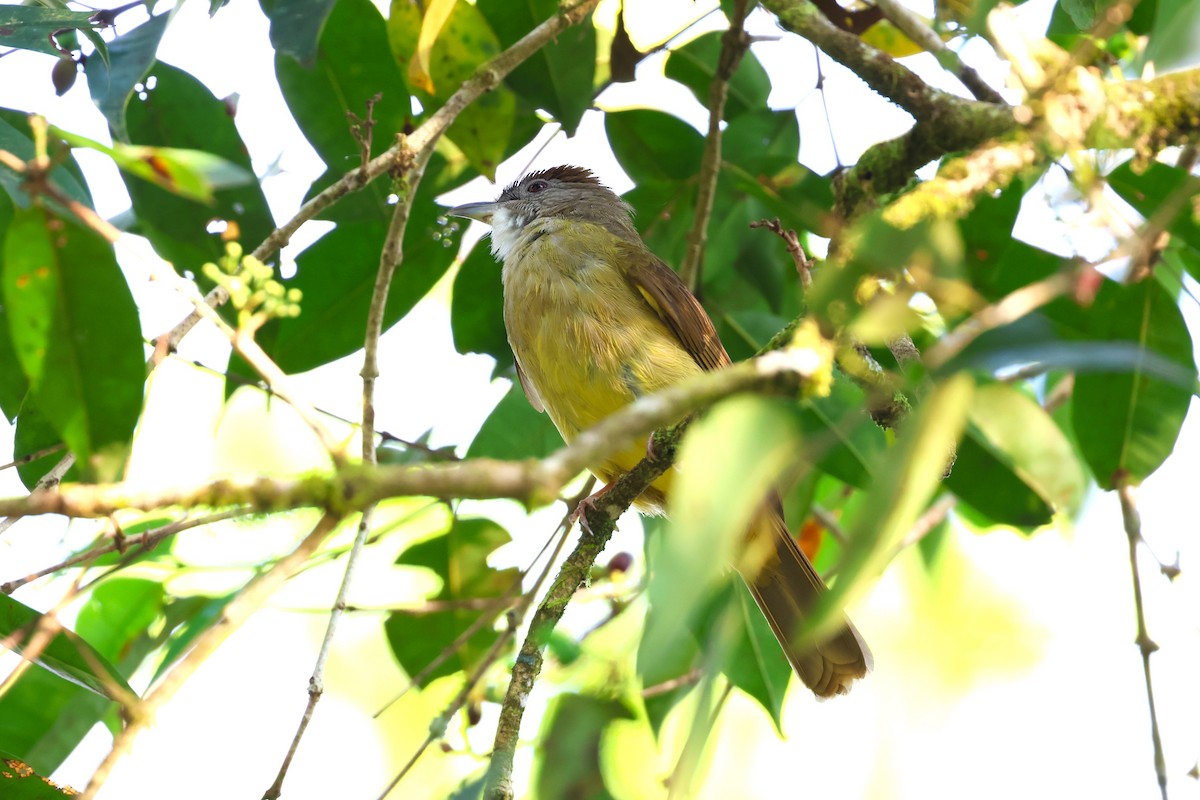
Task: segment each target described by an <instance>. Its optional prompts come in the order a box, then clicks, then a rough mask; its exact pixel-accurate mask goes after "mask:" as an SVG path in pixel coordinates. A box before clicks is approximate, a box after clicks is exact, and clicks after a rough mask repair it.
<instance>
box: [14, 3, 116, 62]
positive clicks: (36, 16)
mask: <svg viewBox="0 0 1200 800" xmlns="http://www.w3.org/2000/svg"><path fill="white" fill-rule="evenodd" d="M91 16H92V12H91V11H70V10H68V9H66V8H43V7H41V6H21V5H3V6H0V46H3V47H17V48H20V49H22V50H34V51H36V52H38V53H47V54H49V55H52V56H58V55H62V54H61V53H60V52H59V49H58V47H56V46H55V44H54V42H53V41H52V40H53V38H54V37H55V36H56V35H60V34H61V33H62V31H63V29H64V28H66V29H69V30H78V31H83V32H84V33H86V34H89V36H88V38H92V36H94V35H95V34H94V33H93V32H92V29H93V28H94V27H95V24H94V23H93V22H92V21H91ZM59 44H60V46H61V44H62V43H61V42H60V43H59Z"/></svg>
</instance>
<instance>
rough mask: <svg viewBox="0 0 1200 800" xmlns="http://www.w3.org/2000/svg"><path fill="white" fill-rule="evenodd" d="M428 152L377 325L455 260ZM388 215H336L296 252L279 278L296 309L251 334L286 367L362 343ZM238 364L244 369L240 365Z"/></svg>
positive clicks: (437, 164)
mask: <svg viewBox="0 0 1200 800" xmlns="http://www.w3.org/2000/svg"><path fill="white" fill-rule="evenodd" d="M443 164H444V161H443V160H442V158H441V156H439V155H436V154H435V155H434V156H433V158H432V159H431V161H430V163H429V165H428V166H427V167H426V170H425V179H424V180H423V181H422V182H421V186H420V188H419V189H418V190H417V196H416V198H414V200H413V206H412V212H411V214H410V216H409V219H408V227H407V229H406V230H405V234H404V263H402V264H401V265H400V267H399V269H398V270H397V271H396V273H395V276H394V277H393V280H392V285H391V288H390V291H389V292H388V298H387V304H386V306H384V314H383V329H384V330H385V331H386V330H388V329H389V328H390V327H391V326H392V325H394V324H396V322H398V321H399V320H400V318H401V317H403V316H404V315H405V314H407V313H408V312H409V311H411V310H412V308H413V306H415V305H416V304H417V302H418V301H419V300H420V299H421V298H422V297H424V296H425V294H426V293H427V292H428V291H429V290H430V289H432V288H433V285H434V284H435V283H437V282H438V280H439V279H440V278H441V277H442V275H444V274H445V273H446V270H447V269H449V268H450V265H451V264H452V263H453V262H454V255H455V253H456V252H457V251H458V242H459V239H458V237H459V234H458V233H456V232H454V231H451V230H448V229H446V228H444V227H443V226H442V225H441V224H440V223H439V222H438V218H439V217H440V216H441V213H442V209H441V208H440V207H439V206H438V205H437V203H436V202H434V198H435V197H436V196H437V195H438V194H439V193H440V192H441V189H440V188H439V184H438V175H439V173H440V171H441V167H442V165H443ZM387 229H388V223H387V222H386V221H384V220H382V219H381V220H378V221H374V222H342V223H340V224H339V225H338V226H337V227H336V228H334V229H333V230H332V231H330V232H329V233H327V234H326V235H325V236H323V237H322V238H321V239H319V240H318V241H317V242H316V243H315V244H313V245H312V246H311V247H309V248H308V249H306V250H305V251H304V252H303V253H301V254H300V255H299V257H297V259H296V275H295V277H293V278H291V279H289V280H286V281H284V285H285V286H287V287H288V288H296V289H299V290H300V291H301V292H302V293H303V297H302V298H301V300H300V315H299V316H298V317H288V318H285V319H282V320H279V321H278V322H277V323H272V324H271V325H269V326H267V327H265V328H264V329H263V330H262V331H260V334H259V336H258V340H259V344H260V345H262V347H263V349H265V350H266V351H267V352H268V353H269V354H270V355H271V357H272V358H274V359H275V362H276V363H277V364H278V365H279V366H280V367H282V368H283V370H284V371H286V372H303V371H304V370H309V369H312V368H314V367H318V366H320V365H322V364H327V363H329V362H330V361H333V360H335V359H338V358H341V357H342V356H346V355H349V354H350V353H353V352H355V351H356V350H358V349H360V348H361V347H362V346H363V337H364V335H365V330H366V328H365V323H364V320H366V318H367V313H368V310H369V309H370V305H371V296H372V294H373V293H374V289H375V278H376V274H377V273H378V271H379V254H380V252H381V251H382V250H383V243H384V240H385V239H386V238H387ZM236 371H237V372H239V373H243V374H251V373H249V372H248V371H244V370H243V369H242V368H241V367H240V366H239V367H237V369H236Z"/></svg>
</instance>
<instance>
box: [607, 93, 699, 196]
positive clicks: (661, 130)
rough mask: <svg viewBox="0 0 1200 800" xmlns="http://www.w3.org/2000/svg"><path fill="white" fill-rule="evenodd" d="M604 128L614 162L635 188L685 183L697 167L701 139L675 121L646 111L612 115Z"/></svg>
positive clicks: (687, 126) (619, 112) (693, 175)
mask: <svg viewBox="0 0 1200 800" xmlns="http://www.w3.org/2000/svg"><path fill="white" fill-rule="evenodd" d="M604 128H605V130H606V131H607V132H608V141H609V144H611V145H612V149H613V153H614V154H615V155H616V157H617V161H619V162H621V167H622V168H623V169H624V170H625V171H626V172H628V173H629V177H631V178H633V180H634V182H635V183H637V184H638V185H639V186H640V185H641V184H643V183H648V182H652V181H665V182H670V183H681V182H684V181H688V180H690V179H692V178H694V177H695V175H696V171H697V170H698V169H699V167H700V157H701V155H702V154H703V152H704V137H703V136H701V135H700V133H699V132H698V131H697V130H696V129H695V128H693V127H692V126H691V125H688V124H687V123H686V122H684V121H683V120H681V119H679V118H678V117H673V116H671V115H670V114H665V113H663V112H662V111H651V110H649V109H633V110H631V111H612V112H609V113H608V114H606V115H605V116H604Z"/></svg>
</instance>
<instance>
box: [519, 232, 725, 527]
mask: <svg viewBox="0 0 1200 800" xmlns="http://www.w3.org/2000/svg"><path fill="white" fill-rule="evenodd" d="M539 225H541V226H542V230H541V231H540V233H541V235H540V236H537V237H536V238H534V240H533V241H532V242H531V243H530V244H528V245H527V246H526V247H523V248H518V249H515V250H514V251H513V252H512V253H510V254H509V256H508V258H507V259H506V260H505V264H504V322H505V326H506V328H507V329H508V339H509V343H510V344H511V345H512V348H513V353H514V354H515V355H516V357H517V362H518V363H519V364H520V365H521V369H522V371H523V372H524V374H525V378H526V380H527V381H528V382H529V383H530V384H531V385H532V387H533V389H534V390H535V391H536V392H537V394H538V395H539V397H540V398H541V401H542V403H543V405H544V406H545V408H546V413H547V414H549V415H550V418H551V419H552V420H553V421H554V424H555V426H556V427H557V428H558V430H559V432H560V433H561V434H562V436H563V438H564V439H566V440H567V441H568V442H569V441H571V439H572V438H574V436H575V435H576V434H577V433H578V432H579V431H581V430H583V429H585V428H588V427H590V426H592V425H594V424H595V423H597V422H599V421H600V420H602V419H604V418H605V417H607V416H608V415H610V414H612V413H613V412H614V411H616V410H618V409H620V408H622V407H623V406H626V405H628V404H629V403H631V402H633V401H634V400H635V399H636V398H637V397H638V396H640V395H643V394H651V393H653V392H655V391H658V390H660V389H663V388H665V387H667V386H670V385H672V384H675V383H677V382H679V381H680V380H682V379H683V378H686V377H689V376H692V375H696V374H698V373H699V372H700V371H701V369H700V366H699V365H698V364H697V363H696V362H695V361H694V360H693V359H692V357H691V356H690V355H689V354H688V352H687V351H686V350H685V349H684V348H683V346H682V345H681V344H680V343H679V340H678V339H677V338H676V337H675V335H674V333H672V332H671V330H670V329H669V328H667V326H666V325H665V324H663V322H662V320H660V319H659V317H658V315H657V314H656V313H655V312H654V310H653V309H652V308H651V307H650V305H649V304H648V303H647V302H646V301H645V299H644V298H643V297H642V296H641V295H640V294H639V293H638V292H637V291H636V289H634V288H633V287H632V286H631V285H630V283H629V282H628V281H627V280H626V279H625V277H624V275H623V274H622V272H621V271H620V270H619V269H618V268H617V266H616V265H615V264H614V263H613V260H614V258H613V257H610V256H609V255H608V254H609V253H613V254H615V250H614V249H613V248H612V247H611V244H610V243H611V242H612V234H610V233H608V232H607V231H605V230H604V229H603V228H600V227H599V226H596V225H590V224H587V223H579V222H570V223H568V222H565V221H561V220H547V221H545V222H543V223H539ZM645 455H646V442H645V440H644V439H643V440H641V441H640V442H638V443H637V444H635V445H634V446H632V447H630V448H628V449H626V450H623V451H622V452H619V453H616V454H615V455H613V456H612V458H610V459H609V460H608V461H606V462H605V463H603V464H596V465H593V467H592V472H594V473H595V474H596V475H597V476H598V477H600V478H601V479H602V480H604V481H609V480H612V478H614V477H615V476H616V475H617V474H619V473H621V472H624V471H626V470H629V469H631V468H633V467H634V466H635V465H636V464H637V463H638V462H639V461H641V460H642V459H643V458H644V457H645ZM669 475H670V473H667V474H664V475H663V476H662V477H661V478H659V479H658V481H656V482H655V483H654V488H655V489H657V490H658V492H652V493H650V496H646V497H644V500H645V501H646V502H645V503H642V504H641V505H644V506H647V507H652V506H654V505H657V502H656V501H660V500H661V495H659V493H665V492H666V490H667V486H668V484H669V482H670V477H669ZM655 495H658V496H655Z"/></svg>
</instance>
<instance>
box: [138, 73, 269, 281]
mask: <svg viewBox="0 0 1200 800" xmlns="http://www.w3.org/2000/svg"><path fill="white" fill-rule="evenodd" d="M153 75H154V81H155V84H154V88H153V89H152V90H150V91H149V92H147V93H146V98H145V99H144V100H142V99H139V100H137V101H135V102H133V103H132V104H131V105H130V106H129V109H128V112H127V117H128V125H129V138H130V139H132V140H133V141H134V142H135V143H137V144H139V145H145V146H147V147H170V148H180V149H188V150H195V151H200V152H203V153H207V154H210V155H211V156H215V157H216V158H219V159H221V160H222V161H224V162H228V163H229V164H233V165H235V166H236V168H238V169H239V170H241V171H242V172H243V173H244V174H248V175H253V174H254V171H253V167H252V166H251V164H250V155H249V153H248V152H247V150H246V145H245V144H244V143H243V142H242V138H241V136H240V135H239V134H238V131H237V128H236V127H235V126H234V124H233V119H232V118H231V117H230V116H229V112H228V110H227V109H226V107H225V104H224V103H223V102H221V101H220V100H218V99H217V98H216V97H214V96H213V94H212V92H210V91H209V90H208V89H207V88H206V87H205V86H204V84H202V83H200V81H198V80H196V78H195V77H193V76H191V75H189V74H188V73H186V72H184V71H183V70H180V69H177V68H175V67H172V66H169V65H167V64H161V63H160V64H157V65H156V66H155V67H154V70H153ZM126 186H127V187H128V189H129V196H130V199H131V200H132V201H133V212H134V214H135V215H136V217H137V232H139V233H141V234H143V235H145V236H146V237H147V238H148V239H150V243H151V244H152V245H154V249H155V251H157V252H158V254H159V255H160V256H162V257H163V258H164V259H166V260H167V261H170V262H172V263H173V264H174V265H175V267H176V269H178V270H179V271H180V272H187V271H192V272H194V273H195V274H196V276H197V278H198V279H200V283H201V286H203V287H205V288H207V287H208V286H209V283H208V281H207V279H206V278H202V277H201V272H200V267H201V266H202V265H204V264H206V263H210V262H216V261H217V260H218V259H219V258H220V257H221V256H222V255H223V254H224V252H225V244H224V242H222V241H221V237H220V236H218V235H217V234H215V233H209V227H210V225H211V223H212V222H213V220H225V221H227V222H229V223H231V224H236V226H237V233H238V236H237V238H238V239H239V240H240V241H242V242H244V243H245V244H246V249H247V250H251V249H253V248H254V247H257V246H258V244H259V242H261V241H263V240H264V239H266V238H267V236H268V235H270V233H271V231H272V230H274V228H275V222H274V219H273V218H272V216H271V211H270V209H269V208H268V206H267V200H266V197H265V196H264V195H263V192H262V189H261V188H260V187H259V185H258V183H257V182H255V181H250V182H248V183H247V184H246V185H242V186H236V187H232V188H223V187H217V186H214V187H213V188H214V189H215V190H216V191H215V192H214V194H213V198H214V201H215V202H213V203H212V204H211V205H206V204H204V203H201V202H197V201H196V200H192V199H187V198H186V197H181V196H179V195H177V194H172V193H171V192H169V191H166V190H165V189H163V188H160V187H159V186H156V185H152V184H150V183H147V182H146V181H144V180H142V179H141V178H132V179H130V180H127V181H126Z"/></svg>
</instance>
